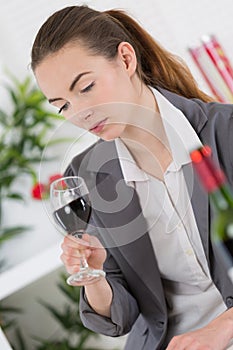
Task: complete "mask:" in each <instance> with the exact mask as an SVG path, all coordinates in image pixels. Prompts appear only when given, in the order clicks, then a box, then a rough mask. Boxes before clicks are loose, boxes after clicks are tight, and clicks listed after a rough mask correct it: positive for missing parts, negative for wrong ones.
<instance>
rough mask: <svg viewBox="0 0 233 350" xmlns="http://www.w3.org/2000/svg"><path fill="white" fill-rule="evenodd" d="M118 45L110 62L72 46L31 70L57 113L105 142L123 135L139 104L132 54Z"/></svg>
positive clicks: (128, 47) (128, 48) (125, 47)
mask: <svg viewBox="0 0 233 350" xmlns="http://www.w3.org/2000/svg"><path fill="white" fill-rule="evenodd" d="M121 44H122V45H121ZM121 44H120V45H121V46H119V48H118V55H117V57H116V59H114V60H113V61H109V60H107V59H106V58H104V57H102V56H96V55H91V54H90V52H88V51H87V50H86V49H85V48H83V47H82V46H80V45H77V44H76V45H75V44H73V45H69V46H66V47H64V48H63V49H61V50H60V51H59V52H57V53H55V54H52V55H50V56H48V57H46V58H45V59H44V60H43V61H42V63H40V64H39V66H38V67H37V68H36V69H35V76H36V79H37V82H38V85H39V86H40V88H41V90H42V92H43V93H44V95H45V96H46V97H47V99H48V100H49V102H50V103H51V104H52V105H54V106H55V107H57V108H58V111H59V113H61V114H62V115H63V116H64V117H65V118H66V119H68V120H69V121H71V122H72V123H74V124H75V125H77V126H78V127H80V128H82V129H85V130H88V131H90V132H91V133H94V134H96V135H97V136H99V137H100V138H102V139H104V140H106V141H108V140H112V139H115V138H117V137H120V136H121V135H122V134H123V133H124V131H125V129H126V128H127V125H128V124H129V123H130V120H133V112H132V109H133V108H132V106H135V105H136V104H137V103H139V101H138V98H139V97H138V92H137V89H136V88H135V85H136V84H135V81H134V80H135V76H136V73H135V71H136V62H134V61H133V60H134V59H135V57H134V58H133V57H132V55H133V54H134V53H133V52H132V50H131V48H130V46H127V43H126V46H124V44H123V43H121ZM128 45H129V44H128ZM130 50H131V51H130Z"/></svg>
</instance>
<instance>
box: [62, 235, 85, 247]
mask: <svg viewBox="0 0 233 350" xmlns="http://www.w3.org/2000/svg"><path fill="white" fill-rule="evenodd" d="M61 247H62V249H63V248H65V247H70V248H73V249H85V248H87V247H90V243H88V242H87V241H86V240H83V239H81V238H76V237H74V236H72V235H67V236H66V237H65V238H64V239H63V242H62V244H61Z"/></svg>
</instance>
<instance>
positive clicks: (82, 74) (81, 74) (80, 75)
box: [48, 72, 91, 103]
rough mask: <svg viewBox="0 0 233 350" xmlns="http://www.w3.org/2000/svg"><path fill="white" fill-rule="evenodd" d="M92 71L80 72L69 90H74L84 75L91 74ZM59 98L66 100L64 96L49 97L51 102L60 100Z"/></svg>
mask: <svg viewBox="0 0 233 350" xmlns="http://www.w3.org/2000/svg"><path fill="white" fill-rule="evenodd" d="M90 73H91V72H83V73H80V74H78V75H77V76H76V77H75V78H74V80H73V81H72V83H71V84H70V87H69V91H73V90H74V87H75V85H76V84H77V82H78V81H79V80H80V79H81V78H82V77H83V76H84V75H87V74H90ZM59 100H64V98H62V97H56V98H50V99H48V101H49V103H52V102H55V101H59Z"/></svg>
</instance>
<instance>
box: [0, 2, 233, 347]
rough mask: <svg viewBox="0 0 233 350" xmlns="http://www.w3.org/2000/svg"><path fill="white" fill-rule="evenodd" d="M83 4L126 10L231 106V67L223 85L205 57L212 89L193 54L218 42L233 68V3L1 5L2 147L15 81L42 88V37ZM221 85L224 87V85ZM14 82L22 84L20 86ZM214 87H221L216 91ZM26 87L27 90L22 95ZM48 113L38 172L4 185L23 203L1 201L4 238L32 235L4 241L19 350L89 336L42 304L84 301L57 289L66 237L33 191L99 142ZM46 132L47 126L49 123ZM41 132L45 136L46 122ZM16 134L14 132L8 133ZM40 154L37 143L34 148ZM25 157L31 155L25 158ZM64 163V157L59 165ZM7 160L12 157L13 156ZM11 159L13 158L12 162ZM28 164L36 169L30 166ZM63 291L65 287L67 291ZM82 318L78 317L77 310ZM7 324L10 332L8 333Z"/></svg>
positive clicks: (3, 295) (4, 272)
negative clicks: (38, 63)
mask: <svg viewBox="0 0 233 350" xmlns="http://www.w3.org/2000/svg"><path fill="white" fill-rule="evenodd" d="M82 4H87V5H89V6H91V7H93V8H95V9H97V10H105V9H110V8H120V9H124V10H126V11H127V12H128V13H129V14H131V15H132V16H133V17H134V18H135V19H136V20H138V21H139V22H140V23H141V24H142V25H143V26H144V28H145V29H147V30H148V31H149V32H150V33H151V34H152V36H154V38H155V39H156V40H157V41H158V42H160V44H161V45H162V46H164V47H165V48H166V49H167V50H169V51H171V52H173V53H174V54H176V55H178V56H180V57H182V58H183V59H184V60H185V61H186V63H187V64H188V66H189V68H190V70H191V71H192V73H193V75H194V77H195V78H196V80H197V82H198V84H199V86H200V88H202V89H203V90H204V91H205V92H207V93H209V94H212V95H213V94H214V88H216V89H218V87H219V86H221V87H222V91H220V92H219V93H220V95H221V94H222V95H223V99H225V100H224V101H223V102H232V96H233V91H232V86H233V83H232V86H231V79H232V82H233V76H232V77H231V74H230V71H229V69H228V70H227V67H225V78H227V79H228V80H225V81H224V74H222V72H220V71H219V70H218V69H217V68H218V67H217V66H216V63H215V67H214V64H213V68H212V70H210V57H209V58H208V59H209V61H208V59H207V56H205V58H204V56H201V59H200V62H202V63H203V64H205V67H204V68H203V69H205V68H206V69H207V73H206V74H207V75H208V74H209V80H211V82H210V81H208V79H206V77H205V74H204V75H203V71H201V70H200V67H198V64H197V61H196V62H195V60H194V58H193V57H192V54H191V50H190V49H191V48H192V49H193V48H195V49H200V48H203V47H202V46H203V36H208V37H211V36H214V37H215V38H217V41H218V43H219V44H220V45H221V48H222V49H223V50H224V55H225V58H227V60H228V64H231V63H232V62H233V42H232V13H233V3H232V1H231V0H221V1H220V0H216V1H215V2H212V1H210V0H196V1H187V0H176V1H173V2H171V1H170V0H144V1H143V2H138V3H137V4H136V2H135V1H133V0H118V1H117V0H101V1H98V0H93V1H85V2H81V1H71V0H70V1H63V0H51V1H47V0H37V1H36V2H33V1H30V0H8V1H5V2H2V3H1V10H0V33H1V34H0V110H1V111H4V112H0V121H1V123H0V136H1V139H2V140H3V137H5V134H6V129H7V127H8V126H9V125H8V126H7V123H5V121H6V119H7V118H8V116H9V117H10V118H11V117H12V115H14V116H15V114H14V113H15V109H14V108H16V107H15V106H14V105H13V104H12V93H11V92H10V91H12V90H9V88H7V86H9V85H10V86H11V87H12V78H11V77H10V76H11V75H12V76H13V77H14V78H13V89H15V88H16V89H21V93H22V90H23V89H24V90H25V89H26V87H27V83H25V79H26V80H27V79H28V80H30V84H32V85H34V84H35V81H34V77H33V74H32V71H31V69H30V50H31V46H32V43H33V40H34V38H35V35H36V33H37V31H38V29H39V28H40V26H41V25H42V23H43V22H44V21H45V20H46V18H47V17H49V16H50V15H51V14H52V13H53V12H54V11H56V10H58V9H60V8H63V7H65V6H70V5H82ZM199 53H200V52H198V54H199ZM218 53H219V52H218ZM202 54H203V52H202ZM220 56H221V55H220ZM222 56H223V55H222ZM212 63H213V62H212ZM207 66H208V67H207ZM216 67H217V68H216ZM228 68H229V67H228ZM227 72H228V73H229V74H228V73H227ZM227 74H228V75H227ZM221 77H222V80H223V81H221V82H220V79H221ZM15 81H17V82H16V83H15ZM20 84H21V85H20ZM211 84H212V87H211ZM213 84H215V86H214V87H213ZM19 85H20V86H21V88H19ZM22 86H24V88H22ZM25 86H26V87H25ZM11 89H12V88H11ZM227 89H228V90H227ZM14 91H15V90H14ZM28 94H29V92H26V95H27V96H28ZM21 102H22V101H21ZM21 102H20V103H21ZM35 108H37V106H35ZM16 109H17V108H16ZM43 109H44V111H45V113H51V118H52V119H51V120H52V122H51V125H48V126H47V130H46V132H47V134H46V138H45V139H44V140H43V142H42V143H41V145H40V146H41V148H38V149H37V151H39V152H40V151H41V159H39V161H37V162H36V161H35V162H34V164H33V172H31V173H30V174H27V172H25V169H23V171H22V176H19V177H18V178H17V179H16V181H15V182H14V184H13V189H12V186H11V187H10V186H9V184H7V186H8V187H7V186H6V185H5V184H4V186H5V189H6V188H7V191H10V193H12V194H15V193H17V194H18V193H19V192H20V196H22V197H23V200H22V198H21V199H20V198H16V197H17V196H14V195H12V196H11V197H12V198H4V196H3V195H2V197H1V207H2V215H1V233H2V235H3V234H4V233H5V236H7V235H6V232H8V233H9V231H7V229H8V228H9V227H10V228H12V227H14V228H18V229H19V228H20V227H21V228H22V227H24V226H26V227H27V229H25V230H23V229H22V230H21V231H22V232H21V233H19V234H17V232H16V231H17V230H16V231H15V232H13V233H14V234H12V235H8V236H9V237H10V238H9V237H7V239H4V240H2V241H1V240H0V262H1V260H2V265H1V270H0V325H2V328H4V332H5V334H7V338H8V340H9V343H10V344H11V345H9V346H11V347H12V348H14V349H16V350H18V349H20V350H21V349H22V350H27V349H30V350H32V349H44V350H46V349H53V348H54V349H60V348H59V345H56V344H55V340H54V339H57V338H58V335H59V336H60V335H61V334H62V336H63V335H64V339H65V337H66V336H65V334H66V333H67V330H68V331H69V332H71V333H70V334H71V335H72V337H74V334H75V333H80V335H82V334H84V333H83V332H84V330H83V329H82V328H81V326H80V325H78V324H75V321H73V319H72V320H71V319H70V318H69V317H68V316H67V318H66V317H65V316H64V315H65V313H63V314H62V315H63V319H62V317H61V314H59V315H57V314H56V312H55V311H54V309H53V310H52V311H51V310H50V311H49V307H48V305H47V307H45V305H41V302H39V300H40V301H41V300H42V303H47V304H49V305H51V304H52V305H53V307H54V308H55V310H56V311H59V312H63V311H62V310H63V305H71V304H72V303H73V302H74V303H75V302H76V299H75V298H76V297H77V298H78V296H77V295H75V296H74V295H73V294H72V293H73V291H71V290H66V291H65V293H64V290H63V291H61V289H59V287H58V286H57V283H61V284H62V283H63V277H61V273H63V272H64V269H63V267H62V266H61V262H60V260H59V255H60V242H61V239H62V236H61V234H60V233H59V232H58V231H57V230H56V229H55V228H54V226H53V224H52V223H51V221H50V217H49V209H48V202H47V201H46V199H42V200H41V199H38V198H35V196H34V195H35V194H33V193H32V189H33V186H35V185H36V184H37V183H45V182H46V183H47V184H48V182H49V177H50V176H52V175H54V174H59V173H62V171H63V170H64V168H65V166H66V165H67V163H68V162H69V160H70V159H71V158H72V156H73V155H74V154H75V153H77V152H80V151H81V150H82V149H84V148H85V147H87V146H88V145H89V144H90V143H92V142H95V139H94V138H93V137H91V136H89V135H87V134H86V133H83V131H82V130H79V129H78V128H74V127H70V125H67V124H64V122H63V121H62V120H60V119H56V118H55V117H53V116H52V114H53V113H55V111H53V110H52V109H51V107H50V106H48V105H47V104H46V102H45V101H43ZM40 123H41V121H40ZM41 124H43V121H42V123H41ZM40 126H41V125H40ZM25 127H26V126H25ZM37 127H38V128H39V122H38V125H37ZM22 130H23V129H22ZM37 130H38V129H37ZM11 131H12V130H9V132H11ZM25 135H26V134H24V131H23V133H22V134H21V137H22V138H23V137H25ZM29 136H30V135H29ZM29 136H28V137H29ZM11 137H12V136H11ZM15 137H16V136H15V135H14V138H15ZM17 137H18V136H17ZM17 137H16V138H17ZM58 139H59V140H61V139H64V140H63V141H62V142H57V143H56V142H55V140H58ZM34 141H35V140H34ZM34 141H33V142H34ZM48 142H49V143H51V144H52V145H51V147H47V146H46V147H45V148H43V146H44V145H47V143H48ZM4 145H6V144H3V143H2V148H1V153H2V154H3V152H4ZM34 146H35V143H34V144H33V145H31V146H30V147H31V148H32V147H34ZM37 146H38V145H37ZM7 147H8V146H7ZM7 147H5V148H7ZM9 147H10V146H9ZM30 147H29V148H30ZM9 149H10V148H9ZM29 151H30V149H29ZM25 154H28V153H27V152H25ZM58 155H60V158H59V157H58ZM7 156H9V152H8V153H7ZM37 156H38V155H37ZM4 157H6V155H5V154H4ZM50 157H51V160H50V161H49V162H48V161H45V159H46V158H50ZM29 158H30V156H29ZM0 159H1V158H0ZM34 160H35V159H34ZM28 163H30V159H29V161H28ZM2 164H3V163H1V164H0V167H1V166H2ZM29 165H30V164H29ZM19 169H20V168H19ZM8 170H9V168H7V167H6V169H4V172H3V171H2V174H3V175H1V176H2V177H0V189H1V187H2V188H3V182H4V181H3V179H5V178H4V174H5V173H7V171H8ZM8 172H9V171H8ZM8 179H9V178H8ZM18 189H20V191H18ZM8 193H9V192H8ZM14 199H15V200H14ZM19 231H20V230H19ZM0 239H1V236H0ZM62 285H63V286H64V284H62ZM11 307H20V308H21V311H20V312H18V311H16V310H11V311H10V312H9V310H8V311H6V309H7V308H11ZM67 307H68V306H67ZM67 310H68V309H67ZM67 310H66V311H67ZM67 312H68V311H67ZM75 312H77V310H76V309H75ZM66 315H67V314H66ZM59 316H60V320H59ZM12 319H13V320H14V321H15V324H13V325H11V322H12ZM61 319H62V320H61ZM69 322H70V323H69ZM72 322H73V323H72ZM8 323H10V325H9V327H6V325H7V324H8ZM79 327H80V328H79ZM18 328H19V329H18ZM0 334H1V333H0ZM88 337H89V334H88V335H87V338H88ZM35 338H41V339H43V341H42V342H40V341H38V339H35ZM84 338H85V336H84ZM2 339H3V335H2ZM44 339H47V342H48V343H49V342H50V344H49V345H48V344H47V345H46V344H45V341H44ZM72 339H73V338H72ZM93 339H94V340H93ZM93 339H92V335H91V336H90V342H89V339H88V343H86V344H91V345H90V346H92V349H94V348H95V349H97V348H98V349H119V350H120V349H123V344H124V342H125V338H124V337H123V338H122V339H118V340H116V339H114V340H112V339H107V338H105V337H100V338H98V340H95V338H93ZM2 341H3V340H2ZM72 341H73V343H74V344H76V347H75V349H85V348H86V349H87V348H88V347H87V346H89V345H84V343H83V344H81V343H80V345H79V346H80V347H77V343H75V342H76V340H72ZM2 344H3V343H2ZM41 344H43V345H41ZM51 344H54V345H53V346H54V347H51ZM93 344H94V345H95V347H94V345H93ZM4 346H5V349H6V350H7V349H8V348H7V346H8V345H7V344H6V343H5V345H2V346H1V337H0V349H1V350H4ZM42 346H44V347H42ZM46 346H47V347H46ZM9 349H10V347H9ZM61 349H62V348H61ZM65 349H72V347H71V345H67V348H65Z"/></svg>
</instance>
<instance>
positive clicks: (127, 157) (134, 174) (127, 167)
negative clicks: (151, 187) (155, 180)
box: [115, 138, 149, 184]
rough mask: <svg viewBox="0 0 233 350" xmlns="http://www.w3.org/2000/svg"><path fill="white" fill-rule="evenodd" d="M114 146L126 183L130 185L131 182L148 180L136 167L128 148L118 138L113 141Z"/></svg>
mask: <svg viewBox="0 0 233 350" xmlns="http://www.w3.org/2000/svg"><path fill="white" fill-rule="evenodd" d="M115 145H116V149H117V154H118V157H119V162H120V166H121V170H122V173H123V177H124V180H125V181H126V183H128V184H130V183H131V182H133V181H147V180H149V177H148V175H147V174H146V173H145V172H144V171H143V170H141V169H140V168H139V167H138V165H137V164H136V162H135V160H134V158H133V157H132V155H131V153H130V152H129V150H128V148H127V147H126V146H125V144H124V142H123V141H122V140H121V139H120V138H117V139H115Z"/></svg>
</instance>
